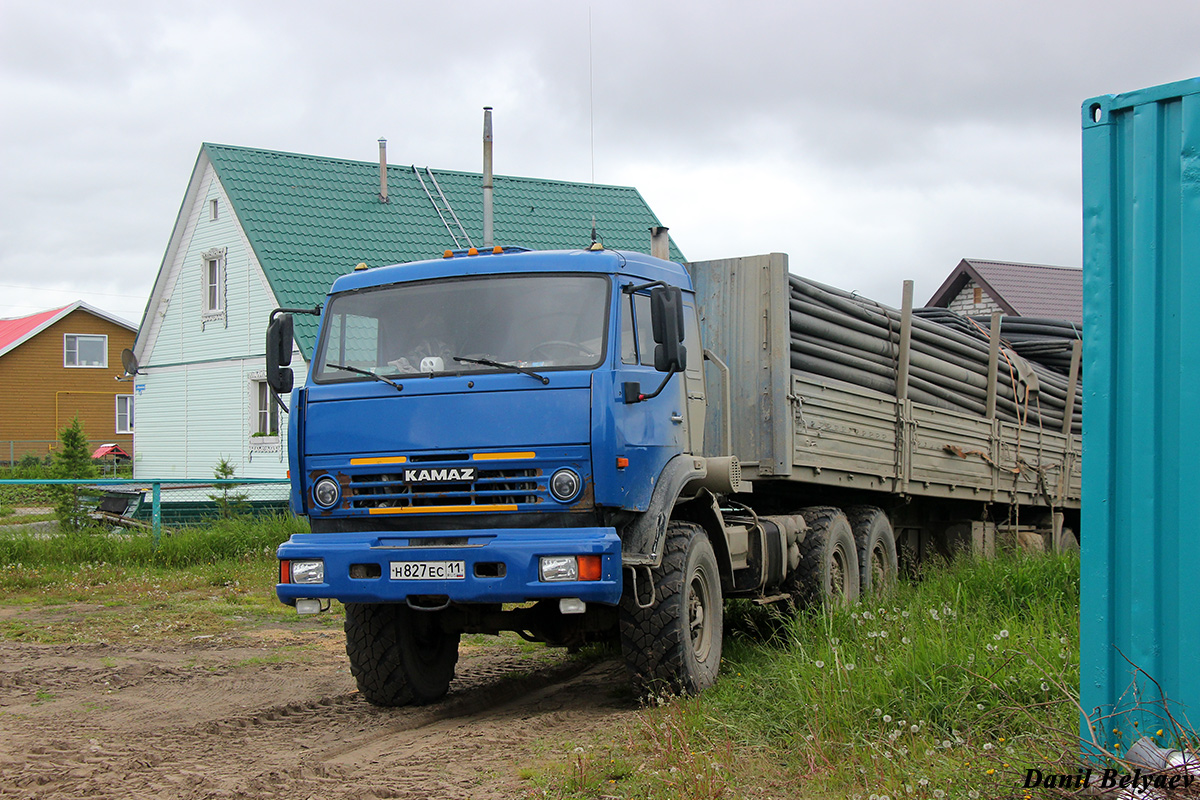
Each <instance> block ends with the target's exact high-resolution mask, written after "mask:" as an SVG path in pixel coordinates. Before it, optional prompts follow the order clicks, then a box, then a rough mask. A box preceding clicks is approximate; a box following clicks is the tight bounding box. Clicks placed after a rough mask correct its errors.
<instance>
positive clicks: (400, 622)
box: [346, 603, 459, 706]
mask: <svg viewBox="0 0 1200 800" xmlns="http://www.w3.org/2000/svg"><path fill="white" fill-rule="evenodd" d="M440 623H441V620H440V613H439V612H437V611H413V610H412V609H411V608H409V607H408V606H405V605H396V604H375V603H347V604H346V655H348V656H350V674H351V675H353V676H354V680H355V681H356V682H357V683H358V691H359V693H361V694H362V696H363V697H364V698H366V700H367V702H368V703H371V704H372V705H376V706H404V705H410V704H411V705H424V704H426V703H432V702H434V701H435V700H440V699H441V698H442V697H444V696H445V694H446V691H447V689H449V688H450V681H451V680H453V679H454V665H455V664H456V663H458V640H459V634H457V633H448V632H446V631H445V630H443V629H442V627H441V624H440Z"/></svg>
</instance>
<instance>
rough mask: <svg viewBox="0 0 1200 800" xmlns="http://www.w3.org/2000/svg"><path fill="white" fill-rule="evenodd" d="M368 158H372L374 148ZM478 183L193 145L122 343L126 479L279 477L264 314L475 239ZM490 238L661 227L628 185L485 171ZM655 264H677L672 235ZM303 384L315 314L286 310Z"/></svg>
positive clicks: (609, 234) (612, 241) (462, 177)
mask: <svg viewBox="0 0 1200 800" xmlns="http://www.w3.org/2000/svg"><path fill="white" fill-rule="evenodd" d="M380 149H381V154H382V151H383V148H382V142H381V148H380ZM482 180H483V176H482V175H481V174H480V173H472V172H458V171H449V170H436V171H435V170H433V169H430V168H428V167H416V166H397V165H393V164H387V163H386V159H384V158H383V157H382V155H381V159H380V162H379V163H375V162H368V161H351V160H347V159H338V158H326V157H321V156H310V155H302V154H297V153H284V152H276V151H271V150H259V149H254V148H248V147H234V146H230V145H219V144H208V143H206V144H203V145H202V146H201V148H200V154H199V156H198V157H197V159H196V165H195V167H194V169H193V170H192V175H191V179H190V180H189V181H188V186H187V191H186V193H185V195H184V199H183V203H182V205H181V206H180V209H179V214H178V216H177V218H176V221H175V226H174V229H173V230H172V232H171V238H170V242H169V243H168V245H167V250H166V253H165V255H164V256H163V260H162V264H161V266H160V267H159V271H158V276H157V278H156V280H155V282H154V289H153V291H152V293H151V295H150V300H149V302H148V303H147V306H146V312H145V315H144V317H143V319H142V324H141V327H140V329H139V331H138V336H137V341H136V344H135V345H134V354H135V356H136V357H137V360H138V363H139V368H138V374H137V375H136V376H135V379H134V391H135V403H136V406H137V415H138V416H137V428H136V430H135V432H134V470H135V475H137V476H139V477H147V478H209V477H212V474H213V469H214V467H215V466H216V465H217V463H218V462H219V461H220V460H221V459H223V458H224V459H228V460H229V461H230V462H231V463H233V464H234V465H235V467H236V470H237V474H238V475H239V476H243V477H263V478H271V477H283V476H284V475H285V474H286V470H287V453H286V448H287V442H286V433H287V420H286V412H284V411H283V410H282V409H280V408H279V406H278V405H277V404H275V403H273V402H272V400H271V395H270V391H269V389H268V387H267V384H266V381H265V375H264V349H265V348H264V339H265V334H266V326H267V319H268V316H269V315H270V312H271V310H272V309H274V308H278V307H284V308H312V307H315V306H317V305H319V304H321V303H323V302H324V299H325V293H326V291H327V290H328V288H329V286H330V284H331V283H332V282H333V280H334V278H336V277H338V276H339V275H343V274H345V273H347V272H350V271H352V270H353V269H354V268H355V266H356V265H358V264H366V265H367V267H368V268H371V267H379V266H385V265H389V264H397V263H403V262H408V261H416V260H420V259H426V258H437V257H438V256H440V255H441V254H442V253H443V252H444V251H445V250H446V249H448V248H460V247H470V246H480V245H482V243H483V242H482V239H483V215H484V214H483V192H482ZM493 198H494V199H493V208H494V222H493V230H494V240H495V242H496V243H497V244H501V245H519V246H523V247H528V248H531V249H536V250H550V249H572V248H583V247H586V246H588V245H589V244H590V242H591V232H592V227H593V219H594V221H595V228H596V232H597V235H598V238H599V239H600V240H601V241H602V242H603V243H604V245H605V246H606V247H608V248H610V249H621V250H634V251H640V252H649V251H650V232H649V229H650V228H652V227H657V226H659V225H660V224H661V223H660V222H659V220H658V218H657V217H656V216H655V214H654V212H653V211H651V209H650V207H649V206H648V205H647V204H646V201H645V200H644V199H643V198H642V196H641V195H640V194H639V193H638V191H637V190H636V189H634V188H632V187H626V186H605V185H598V184H586V183H571V182H566V181H556V180H546V179H541V178H521V177H511V176H501V175H497V176H495V178H494V190H493ZM670 253H671V257H672V258H673V259H675V260H679V261H682V260H683V254H682V253H680V252H679V250H678V248H677V247H676V246H675V244H674V242H671V243H670ZM295 323H296V324H295V343H294V351H293V352H294V356H293V366H295V367H296V368H297V369H296V372H297V375H296V378H297V382H300V381H302V380H304V377H305V370H306V367H307V363H308V359H309V357H310V356H311V353H312V350H313V345H314V343H315V339H316V334H317V320H316V318H315V317H312V316H306V315H296V317H295Z"/></svg>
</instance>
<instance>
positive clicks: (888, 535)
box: [846, 506, 899, 597]
mask: <svg viewBox="0 0 1200 800" xmlns="http://www.w3.org/2000/svg"><path fill="white" fill-rule="evenodd" d="M846 519H847V520H849V522H850V530H852V531H853V532H854V544H855V547H856V549H857V550H858V591H859V596H861V597H873V596H875V595H879V594H883V593H884V592H886V591H888V590H889V589H891V588H892V587H893V586H895V585H896V576H897V574H898V573H899V567H898V565H897V559H896V536H895V534H894V533H892V523H891V522H889V521H888V518H887V514H885V513H883V509H880V508H876V507H874V506H851V507H850V508H847V509H846Z"/></svg>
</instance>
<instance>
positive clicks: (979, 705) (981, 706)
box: [975, 703, 983, 711]
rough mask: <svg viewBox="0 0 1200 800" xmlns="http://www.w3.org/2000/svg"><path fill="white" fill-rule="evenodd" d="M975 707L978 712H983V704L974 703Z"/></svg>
mask: <svg viewBox="0 0 1200 800" xmlns="http://www.w3.org/2000/svg"><path fill="white" fill-rule="evenodd" d="M975 707H976V708H978V709H979V710H980V711H983V703H976V704H975Z"/></svg>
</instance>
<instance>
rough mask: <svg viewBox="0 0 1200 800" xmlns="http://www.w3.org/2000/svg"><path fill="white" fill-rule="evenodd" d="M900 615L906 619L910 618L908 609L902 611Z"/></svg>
mask: <svg viewBox="0 0 1200 800" xmlns="http://www.w3.org/2000/svg"><path fill="white" fill-rule="evenodd" d="M900 616H902V617H904V618H905V619H908V612H907V611H901V612H900Z"/></svg>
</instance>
